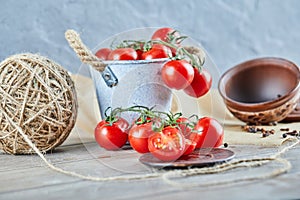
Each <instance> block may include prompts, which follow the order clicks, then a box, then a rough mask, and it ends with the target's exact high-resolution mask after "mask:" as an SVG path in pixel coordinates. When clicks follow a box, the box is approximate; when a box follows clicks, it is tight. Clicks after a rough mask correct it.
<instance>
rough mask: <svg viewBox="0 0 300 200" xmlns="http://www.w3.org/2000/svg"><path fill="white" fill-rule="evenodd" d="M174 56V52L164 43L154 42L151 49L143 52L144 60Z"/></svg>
mask: <svg viewBox="0 0 300 200" xmlns="http://www.w3.org/2000/svg"><path fill="white" fill-rule="evenodd" d="M171 56H172V52H171V50H170V48H169V47H166V46H164V45H162V44H153V45H152V48H151V49H150V50H149V51H146V52H144V53H143V54H142V59H143V60H152V59H157V58H169V57H171Z"/></svg>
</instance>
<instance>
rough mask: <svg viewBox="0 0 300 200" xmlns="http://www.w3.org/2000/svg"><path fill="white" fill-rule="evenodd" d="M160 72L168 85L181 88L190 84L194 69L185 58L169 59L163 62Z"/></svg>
mask: <svg viewBox="0 0 300 200" xmlns="http://www.w3.org/2000/svg"><path fill="white" fill-rule="evenodd" d="M161 74H162V79H163V81H164V83H165V84H166V85H167V86H168V87H170V88H174V89H177V90H181V89H184V88H186V87H187V86H188V85H190V84H191V82H192V80H193V78H194V69H193V67H192V65H191V64H190V63H189V62H187V61H186V60H171V61H168V62H167V63H165V64H164V66H163V68H162V70H161Z"/></svg>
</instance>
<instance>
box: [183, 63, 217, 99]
mask: <svg viewBox="0 0 300 200" xmlns="http://www.w3.org/2000/svg"><path fill="white" fill-rule="evenodd" d="M211 84H212V77H211V75H210V73H209V72H208V71H207V70H205V69H202V72H201V73H199V71H198V69H197V68H194V79H193V81H192V82H191V84H190V85H189V86H187V87H186V88H184V90H183V91H184V92H185V93H186V94H188V95H190V96H192V97H196V98H198V97H201V96H203V95H205V94H206V93H207V92H208V91H209V89H210V88H211Z"/></svg>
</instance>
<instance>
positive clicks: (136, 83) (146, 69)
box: [65, 30, 172, 122]
mask: <svg viewBox="0 0 300 200" xmlns="http://www.w3.org/2000/svg"><path fill="white" fill-rule="evenodd" d="M124 35H125V36H126V34H123V37H124ZM65 37H66V39H67V41H68V42H69V45H70V46H71V47H72V48H73V50H74V51H75V52H76V54H77V55H78V57H79V58H80V60H81V61H82V62H83V63H85V64H88V65H89V66H90V74H91V77H92V79H93V81H94V84H95V87H96V94H97V100H98V104H99V108H100V113H101V117H102V118H104V117H105V111H106V110H107V108H109V107H111V108H112V109H114V108H117V107H122V108H127V107H130V106H135V105H139V106H146V107H154V110H159V111H166V112H168V111H170V109H171V101H172V92H171V90H170V89H169V88H167V87H166V86H165V85H164V83H163V81H162V78H161V68H162V66H163V64H164V63H165V62H167V61H168V60H169V59H167V58H164V59H154V60H132V61H130V60H127V61H104V60H100V59H98V58H97V57H96V56H95V55H94V54H93V53H92V52H91V51H90V50H89V49H88V48H87V47H86V46H85V45H84V44H83V42H82V41H81V39H80V36H79V34H78V33H77V32H76V31H74V30H67V31H66V33H65ZM126 37H127V36H126ZM123 117H124V118H125V119H127V120H128V121H129V122H132V120H133V118H135V117H136V114H133V113H129V114H127V115H125V116H123Z"/></svg>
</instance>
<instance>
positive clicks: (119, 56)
mask: <svg viewBox="0 0 300 200" xmlns="http://www.w3.org/2000/svg"><path fill="white" fill-rule="evenodd" d="M137 58H138V54H137V52H136V51H135V50H134V49H133V48H119V49H115V50H113V51H112V52H110V54H108V57H107V60H136V59H137Z"/></svg>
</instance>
